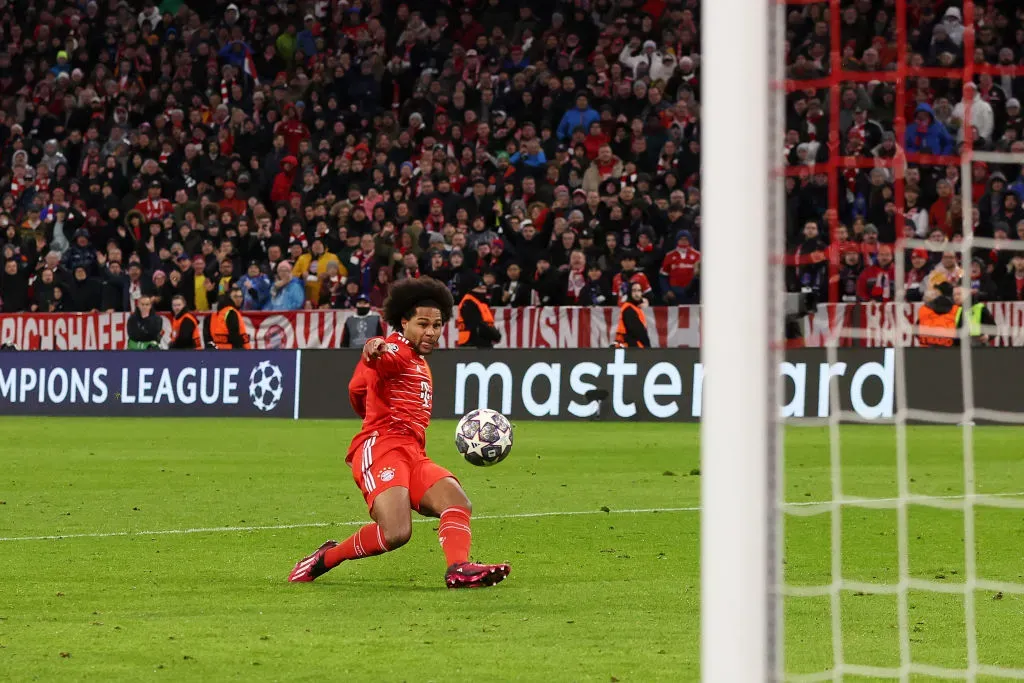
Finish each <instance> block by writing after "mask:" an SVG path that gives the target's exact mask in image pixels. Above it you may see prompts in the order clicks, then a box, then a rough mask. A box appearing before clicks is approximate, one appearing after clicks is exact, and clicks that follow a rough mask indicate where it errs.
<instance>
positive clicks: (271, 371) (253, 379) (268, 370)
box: [249, 360, 284, 413]
mask: <svg viewBox="0 0 1024 683" xmlns="http://www.w3.org/2000/svg"><path fill="white" fill-rule="evenodd" d="M283 393H284V375H283V374H282V373H281V368H279V367H277V366H276V365H274V364H273V363H271V362H270V361H268V360H265V361H261V362H260V364H259V365H257V366H256V367H255V368H253V369H252V373H251V374H250V375H249V398H250V399H252V404H253V405H254V406H255V407H256V408H257V409H259V410H261V411H263V412H265V413H266V412H270V411H271V410H273V409H274V408H276V407H277V404H278V403H280V402H281V395H282V394H283Z"/></svg>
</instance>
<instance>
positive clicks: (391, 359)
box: [366, 340, 412, 377]
mask: <svg viewBox="0 0 1024 683" xmlns="http://www.w3.org/2000/svg"><path fill="white" fill-rule="evenodd" d="M385 341H386V343H385V344H384V353H382V354H381V355H380V357H379V358H371V359H370V360H368V361H366V364H367V365H368V366H369V367H370V368H372V369H373V370H375V371H376V372H377V373H378V374H379V375H381V376H384V377H390V376H393V375H398V374H401V373H402V372H404V371H405V370H407V369H408V368H409V367H410V366H411V365H412V350H411V349H409V348H408V347H406V346H404V345H403V344H399V343H396V342H394V341H387V340H385Z"/></svg>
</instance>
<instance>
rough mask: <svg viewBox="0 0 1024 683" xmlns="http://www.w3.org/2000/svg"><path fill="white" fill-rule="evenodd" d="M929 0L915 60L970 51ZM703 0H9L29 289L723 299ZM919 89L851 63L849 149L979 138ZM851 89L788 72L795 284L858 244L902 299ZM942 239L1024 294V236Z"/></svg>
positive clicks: (994, 27)
mask: <svg viewBox="0 0 1024 683" xmlns="http://www.w3.org/2000/svg"><path fill="white" fill-rule="evenodd" d="M912 4H913V17H912V19H913V21H912V25H913V26H914V29H913V35H912V36H911V44H912V48H913V53H914V56H913V59H914V60H920V61H923V63H925V64H943V65H947V64H948V65H956V64H958V63H960V61H961V60H962V54H960V51H961V47H960V43H961V41H962V32H963V26H962V25H959V24H958V22H957V21H956V17H957V15H958V12H959V10H957V8H956V7H950V8H949V9H948V10H947V9H945V5H946V3H942V2H930V1H929V0H920V1H919V2H916V3H912ZM699 9H700V3H699V1H698V0H576V1H574V2H567V1H564V0H559V1H556V2H549V3H528V2H510V1H509V0H467V1H465V2H450V1H448V0H424V1H422V2H417V3H406V2H394V1H393V0H365V1H362V0H355V1H352V2H349V1H346V0H340V1H334V0H331V1H326V0H315V1H310V2H294V1H288V0H281V1H277V2H258V1H256V0H240V1H236V2H230V3H229V2H226V1H224V0H207V1H205V2H201V3H200V2H191V3H190V2H187V1H186V0H163V2H162V3H160V4H159V5H157V4H156V2H154V1H153V0H146V1H144V2H141V3H135V4H130V3H128V2H125V1H124V0H121V1H120V2H117V1H116V0H88V2H82V1H80V0H46V1H45V2H34V1H32V0H0V98H2V102H3V107H2V110H0V148H2V150H3V151H2V155H0V164H2V167H0V187H2V188H3V193H2V200H0V254H2V256H0V261H2V262H3V273H2V277H0V297H2V311H3V312H15V311H40V312H55V311H93V310H113V311H134V310H135V308H136V302H137V301H138V300H139V298H140V297H142V296H143V295H146V296H148V297H151V300H152V302H153V306H154V308H155V309H156V310H158V311H168V310H170V309H171V304H172V298H173V297H174V296H175V295H178V294H180V295H182V296H183V297H184V299H185V301H186V304H187V306H188V307H189V308H190V309H194V310H199V311H203V310H210V309H211V308H215V307H216V306H217V303H218V301H220V300H222V298H223V297H226V296H227V295H228V294H229V293H230V291H231V288H232V286H233V285H235V284H237V285H239V286H240V287H241V288H242V290H243V292H244V300H243V303H242V308H243V309H244V310H269V311H274V310H298V309H304V308H305V309H313V308H344V309H347V308H355V305H356V303H357V302H358V301H360V300H361V299H364V298H368V299H369V300H370V302H371V304H372V305H374V306H380V304H381V303H382V301H383V299H384V297H386V295H387V293H388V289H389V287H390V284H391V283H392V282H394V281H397V280H401V279H403V278H407V277H414V276H417V275H419V274H429V275H432V276H434V277H437V278H439V279H441V280H442V281H444V282H446V283H447V284H448V286H449V287H450V288H451V289H452V291H453V293H454V294H455V295H456V297H459V296H460V295H461V294H463V293H465V292H466V291H469V290H471V289H473V288H474V287H477V286H478V285H479V283H483V285H484V287H485V288H486V294H485V295H484V296H485V297H486V299H487V302H488V303H489V304H490V305H492V306H499V307H500V306H524V305H531V304H545V305H617V304H618V303H619V301H620V298H625V295H628V293H629V291H630V290H631V289H632V286H633V285H634V284H639V285H640V288H641V290H642V292H643V294H644V295H645V297H646V299H647V301H648V302H650V303H653V304H686V303H697V302H699V300H700V275H699V270H700V263H699V262H700V252H699V249H700V235H701V229H702V226H701V216H700V201H701V195H700V177H699V168H700V142H699V139H700V115H701V111H700V103H699V96H700V87H699V86H700V81H699V79H700V36H699V32H698V27H699V19H700V13H699ZM979 14H980V16H981V21H982V26H981V33H980V34H979V40H978V50H977V52H978V55H977V58H978V59H984V60H986V61H988V62H992V63H996V62H999V63H1019V62H1020V60H1021V58H1022V57H1024V30H1021V29H1019V28H1016V27H1017V26H1020V25H1021V18H1022V16H1024V15H1022V10H1021V9H1016V8H1015V5H1013V4H1012V3H1010V2H998V1H995V2H989V3H988V4H987V5H986V6H985V9H984V11H981V12H979ZM826 18H827V9H826V5H824V4H822V5H808V6H800V7H791V8H789V9H788V17H787V39H788V48H789V50H788V56H787V63H788V65H789V66H788V74H787V75H788V76H789V77H791V78H812V77H816V76H821V75H823V74H826V73H827V72H828V69H829V64H828V56H827V55H828V25H827V22H826V21H825V20H826ZM843 27H844V28H843V42H844V48H843V49H844V52H843V59H844V65H843V67H844V68H845V69H865V70H875V69H891V68H892V67H893V60H894V59H895V48H894V45H895V29H894V18H893V1H892V0H856V2H854V3H851V4H848V5H847V6H846V8H845V9H844V11H843ZM978 88H979V89H978V90H977V92H978V94H979V99H980V102H981V103H983V104H984V106H980V107H976V108H975V114H974V117H973V120H974V122H975V125H976V127H977V128H978V135H979V136H980V138H981V139H982V140H983V141H984V144H986V145H990V146H992V147H995V148H1013V149H1017V148H1018V147H1024V139H1022V135H1021V134H1022V133H1024V130H1022V125H1024V119H1022V118H1021V111H1020V106H1019V102H1018V101H1017V100H1016V99H1015V97H1014V96H1015V95H1024V92H1022V90H1024V88H1022V84H1021V79H1020V78H1017V79H1007V78H1003V79H998V82H997V81H993V80H992V79H990V78H988V77H985V76H983V77H981V79H980V80H979V85H978ZM910 93H911V94H910V95H909V96H908V102H911V103H912V104H910V105H908V106H909V107H912V108H913V110H912V111H908V113H907V115H908V119H913V118H915V116H916V120H915V123H914V124H913V125H912V126H910V127H908V133H907V137H906V139H905V140H902V141H897V140H895V139H894V136H893V133H892V120H893V116H894V112H893V111H892V102H893V92H892V90H891V88H890V87H889V86H886V85H882V84H879V83H866V84H863V85H855V84H854V85H849V86H847V87H844V89H843V91H842V109H841V112H842V113H841V117H842V120H841V122H840V124H841V128H842V130H843V140H844V145H845V146H846V147H845V149H846V153H850V154H863V155H867V156H871V155H873V156H891V155H894V154H897V153H898V150H900V149H902V148H906V149H907V150H912V151H918V150H930V151H932V152H935V153H952V152H955V148H956V144H957V140H958V139H962V132H960V131H959V130H958V128H957V122H958V121H959V120H960V119H958V117H962V106H959V108H958V100H959V98H960V88H959V86H957V87H951V86H950V85H949V84H948V83H946V82H945V81H943V82H937V81H931V82H929V81H928V80H927V79H919V80H918V81H917V82H916V83H915V84H914V87H913V88H912V89H911V91H910ZM985 107H987V109H985ZM979 108H980V109H981V111H980V112H979ZM827 111H828V102H827V91H824V90H818V91H814V90H811V91H796V92H794V93H792V94H791V95H790V96H789V97H788V100H787V121H786V127H787V133H786V148H785V150H784V157H782V158H784V159H785V160H786V163H788V164H791V165H804V166H806V167H807V172H806V173H805V174H804V175H802V176H800V177H793V178H789V179H788V180H787V240H788V245H789V247H790V249H791V250H792V251H793V252H794V253H795V254H797V256H798V258H799V259H800V260H799V263H800V264H801V265H799V266H798V267H796V268H793V269H792V276H793V277H792V278H791V282H790V285H791V286H793V287H797V286H801V285H804V286H812V287H815V288H818V289H821V290H824V289H826V288H827V281H828V279H829V269H828V260H829V258H828V256H830V255H831V250H837V249H838V250H839V252H840V254H841V260H842V264H843V267H842V269H841V271H839V272H837V273H836V274H835V277H839V278H840V279H841V292H842V297H843V298H844V300H850V299H852V298H856V299H860V300H884V299H885V298H887V297H889V296H891V290H892V287H891V280H892V275H891V272H890V270H888V268H889V264H890V263H891V256H892V252H891V250H890V249H889V248H888V245H891V244H893V243H894V242H895V241H896V238H897V234H896V233H897V229H896V225H895V220H896V219H895V216H896V210H895V207H894V205H893V202H892V193H893V189H892V177H891V174H890V172H889V171H886V170H884V169H875V170H871V171H857V170H850V171H844V172H843V174H842V180H843V186H842V189H843V191H842V193H841V199H842V206H841V210H840V216H839V221H840V223H841V230H840V235H841V241H840V242H839V243H836V244H832V245H829V244H828V243H827V240H828V239H829V234H828V233H829V229H828V221H827V220H826V219H827V218H828V217H827V216H826V213H827V205H826V201H825V200H826V195H827V191H826V189H825V188H826V186H827V178H825V177H824V176H823V174H821V173H815V172H814V166H815V164H817V163H820V162H821V161H823V160H824V159H825V158H826V157H827V154H828V150H827V146H826V145H824V144H822V140H823V139H824V138H826V137H827V135H826V132H827V131H828V125H829V124H828V120H827V113H826V112H827ZM958 112H959V113H958ZM986 112H987V113H986ZM742 162H743V160H741V159H738V160H737V163H742ZM1018 172H1019V171H1018V169H1016V168H1015V169H1013V170H1012V176H1009V175H1007V174H1006V171H1003V173H1002V174H1000V173H999V172H996V171H995V170H993V169H986V168H984V167H983V166H980V165H979V166H978V167H976V168H975V177H974V178H972V179H970V181H971V182H972V183H973V188H974V193H975V195H976V201H977V206H978V209H977V211H978V217H977V220H978V226H979V227H978V232H979V234H990V235H994V236H999V235H1000V234H1002V232H1005V233H1006V234H1007V235H1009V236H1016V235H1018V234H1021V235H1024V220H1022V219H1024V211H1022V209H1021V208H1020V203H1021V202H1020V199H1021V196H1022V195H1024V177H1018ZM907 178H908V188H907V193H906V194H907V208H906V212H905V215H906V219H907V225H908V226H909V227H907V228H904V232H906V231H907V230H909V229H911V228H912V229H913V232H914V234H915V235H919V236H927V237H929V238H933V239H936V240H943V241H951V240H955V239H956V237H957V233H958V230H959V228H958V226H959V220H958V218H957V211H958V207H959V200H958V199H957V193H958V192H959V185H960V182H961V180H960V178H959V177H957V173H956V169H955V168H952V167H950V168H946V167H934V168H933V167H923V166H922V167H920V168H918V167H914V168H911V169H910V170H909V171H908V174H907ZM742 196H743V192H742V188H737V201H742ZM720 229H729V230H736V229H737V228H736V226H720ZM843 231H845V232H843ZM887 254H888V258H887ZM822 255H825V257H824V258H823V257H822ZM917 256H919V255H915V256H914V258H913V259H912V262H913V263H914V264H915V265H914V266H913V269H912V271H911V272H912V273H917V275H913V277H919V276H920V277H922V278H923V277H924V275H925V274H926V271H925V270H924V269H933V270H934V271H935V272H943V273H947V274H948V275H949V276H950V277H951V278H952V277H957V278H958V277H960V276H961V274H962V271H961V268H962V267H967V266H969V267H970V271H971V273H972V280H973V277H974V273H975V270H976V269H980V275H978V281H979V287H980V288H981V289H983V290H985V291H988V290H992V292H993V296H999V297H1003V298H1014V299H1024V286H1022V283H1024V257H1022V258H1018V257H1015V256H1013V255H1012V254H1011V253H1010V252H1006V253H1002V252H1000V251H999V250H994V251H993V252H992V253H991V254H989V253H985V254H980V256H979V259H980V260H979V262H978V263H977V265H975V264H959V263H957V262H956V257H955V256H953V255H949V256H948V257H947V256H943V255H941V254H938V255H936V257H937V258H940V262H938V263H934V264H933V263H932V262H931V261H932V259H931V258H930V257H929V255H927V254H926V255H925V256H926V257H928V258H926V259H925V261H926V263H924V264H918V260H917ZM950 258H951V259H952V262H951V263H948V262H947V261H948V259H950ZM737 277H743V269H742V265H740V264H738V265H737Z"/></svg>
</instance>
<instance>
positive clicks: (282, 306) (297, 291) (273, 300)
mask: <svg viewBox="0 0 1024 683" xmlns="http://www.w3.org/2000/svg"><path fill="white" fill-rule="evenodd" d="M305 301H306V287H305V285H304V284H302V278H298V277H293V278H292V281H291V282H289V283H288V284H286V285H285V286H284V287H282V288H281V289H279V290H277V291H276V292H275V291H274V289H273V288H271V290H270V301H269V302H268V303H267V305H266V307H265V308H264V309H263V310H264V311H298V310H300V309H301V308H302V305H303V304H304V303H305Z"/></svg>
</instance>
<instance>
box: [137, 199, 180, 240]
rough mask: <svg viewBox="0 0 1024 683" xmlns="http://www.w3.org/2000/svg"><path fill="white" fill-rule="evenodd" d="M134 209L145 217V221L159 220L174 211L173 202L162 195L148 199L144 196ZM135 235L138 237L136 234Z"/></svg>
mask: <svg viewBox="0 0 1024 683" xmlns="http://www.w3.org/2000/svg"><path fill="white" fill-rule="evenodd" d="M135 210H136V211H138V212H140V213H141V214H142V215H143V216H145V217H146V220H147V221H153V220H159V219H161V218H163V217H164V216H166V215H167V214H169V213H172V212H173V211H174V204H171V203H170V202H169V201H168V200H166V199H164V198H163V197H157V198H156V199H150V198H149V197H146V198H145V199H143V200H142V201H141V202H139V203H138V204H136V205H135ZM136 237H138V236H137V235H136Z"/></svg>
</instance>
